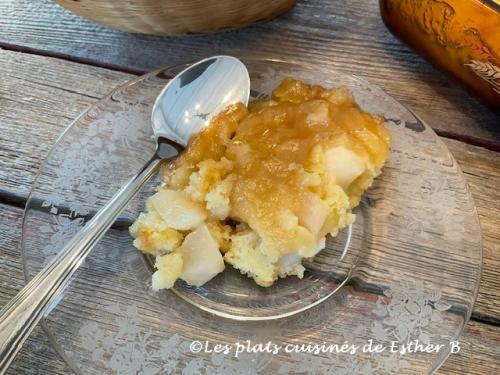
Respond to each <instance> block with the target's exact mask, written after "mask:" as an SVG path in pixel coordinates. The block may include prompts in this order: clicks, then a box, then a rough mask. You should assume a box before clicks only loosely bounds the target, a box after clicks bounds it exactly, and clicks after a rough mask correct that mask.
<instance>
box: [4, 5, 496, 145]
mask: <svg viewBox="0 0 500 375" xmlns="http://www.w3.org/2000/svg"><path fill="white" fill-rule="evenodd" d="M0 14H1V15H2V27H0V43H2V42H3V43H9V44H12V45H19V46H27V47H31V48H36V49H40V50H44V51H49V53H50V52H57V53H64V54H67V55H71V56H74V57H76V58H84V59H88V58H90V59H94V60H96V61H99V62H103V63H108V64H117V65H120V66H123V67H125V68H137V69H145V70H150V69H152V68H156V67H158V66H161V65H165V64H170V63H172V62H177V61H181V60H187V59H196V58H200V57H204V56H207V55H211V54H215V53H227V54H235V55H246V56H249V55H251V56H256V57H270V58H277V59H284V60H292V61H298V62H305V63H315V64H322V65H325V66H329V67H332V68H337V69H339V70H342V71H345V72H349V73H355V74H358V75H361V76H364V77H366V78H367V79H369V80H371V81H373V82H374V83H377V84H379V85H381V86H382V87H383V88H384V89H385V90H386V91H388V92H389V94H391V95H393V96H394V97H395V98H397V99H399V100H400V101H401V102H402V103H403V104H406V105H408V106H409V107H410V108H411V109H413V110H415V111H416V112H418V113H420V115H421V117H422V118H423V119H424V120H426V121H427V122H429V123H430V124H431V125H432V126H433V127H434V128H435V129H437V130H439V131H443V132H447V133H448V134H449V133H450V132H451V133H453V134H460V135H466V136H468V137H472V138H479V139H482V140H483V141H487V142H496V143H498V144H500V132H499V130H498V129H499V128H498V124H499V122H500V120H499V118H498V116H497V115H495V114H494V113H493V112H492V111H490V110H488V109H487V108H485V107H484V106H483V105H482V104H480V103H479V102H478V101H477V100H475V99H474V98H472V97H471V96H469V95H468V94H467V93H466V91H465V90H464V89H462V88H460V87H459V86H458V84H456V83H452V82H450V80H449V79H448V78H446V77H444V76H443V75H442V74H441V73H439V72H437V71H436V70H435V69H434V68H432V67H431V66H430V65H429V64H427V63H426V62H424V60H423V59H422V58H420V57H419V56H418V55H416V54H415V53H414V52H412V51H411V50H409V49H408V48H407V47H406V46H404V45H403V44H402V43H400V42H399V41H397V40H396V39H395V38H394V37H393V36H392V35H391V34H390V33H389V32H388V31H387V29H386V28H385V26H384V25H383V23H382V21H381V19H380V15H379V9H378V1H377V0H370V1H349V2H345V1H341V0H334V1H332V0H321V1H317V0H316V1H310V0H309V1H307V0H303V1H299V3H298V4H297V6H296V7H295V8H294V9H293V10H291V11H290V12H288V13H286V14H285V15H283V16H282V17H279V18H277V19H275V20H273V21H271V22H267V23H263V24H259V25H255V26H252V27H248V28H245V29H241V30H236V31H231V32H226V33H222V34H215V35H208V36H191V37H170V38H167V37H155V36H144V35H134V34H128V33H124V32H120V31H116V30H112V29H109V28H106V27H102V26H99V25H96V24H93V23H91V22H88V21H85V20H83V19H81V18H79V17H77V16H75V15H72V14H71V13H69V12H67V11H65V10H63V9H62V8H61V7H59V6H56V5H55V4H54V3H53V2H52V1H50V0H43V1H37V2H31V1H28V0H22V1H15V0H3V1H1V2H0Z"/></svg>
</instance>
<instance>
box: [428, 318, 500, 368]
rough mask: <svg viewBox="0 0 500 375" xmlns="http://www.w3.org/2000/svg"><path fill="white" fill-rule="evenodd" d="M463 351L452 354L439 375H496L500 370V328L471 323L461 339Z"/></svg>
mask: <svg viewBox="0 0 500 375" xmlns="http://www.w3.org/2000/svg"><path fill="white" fill-rule="evenodd" d="M460 347H461V350H460V352H459V353H456V354H451V355H450V357H449V358H448V359H447V361H446V362H445V363H444V365H443V366H442V367H441V368H440V369H439V370H438V371H437V374H439V375H464V374H467V375H484V374H496V373H497V372H498V369H499V368H500V327H498V326H492V325H488V324H482V323H479V322H473V321H470V322H469V324H468V325H467V327H466V328H465V334H464V335H463V336H462V338H461V339H460Z"/></svg>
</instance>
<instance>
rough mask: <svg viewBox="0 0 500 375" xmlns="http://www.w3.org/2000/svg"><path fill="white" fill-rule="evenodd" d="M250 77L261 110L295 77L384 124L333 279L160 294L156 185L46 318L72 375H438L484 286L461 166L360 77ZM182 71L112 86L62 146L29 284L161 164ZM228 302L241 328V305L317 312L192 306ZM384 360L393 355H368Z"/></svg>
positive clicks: (51, 172) (28, 246)
mask: <svg viewBox="0 0 500 375" xmlns="http://www.w3.org/2000/svg"><path fill="white" fill-rule="evenodd" d="M244 62H245V64H246V65H247V67H248V69H249V71H250V75H251V82H252V94H253V96H254V97H255V96H265V95H268V94H269V93H270V92H271V90H272V89H273V88H274V87H275V86H276V84H277V83H278V82H279V81H281V79H282V78H283V77H284V76H287V75H289V76H293V77H296V78H298V79H301V80H304V81H307V82H311V83H319V84H321V85H324V86H340V85H344V86H347V87H348V88H350V89H351V90H352V91H353V93H354V95H355V98H356V100H357V101H358V103H359V104H360V106H361V107H362V108H363V109H364V110H366V111H369V112H373V113H378V114H381V115H383V116H384V117H385V119H386V124H387V126H388V127H389V129H390V131H391V133H392V136H393V144H392V147H391V156H390V158H389V160H388V162H387V164H386V166H385V167H384V171H383V173H382V175H381V176H379V177H378V179H377V180H376V181H375V183H374V185H373V186H372V187H371V188H370V189H369V191H368V192H367V193H366V194H365V197H364V199H363V200H362V203H361V205H360V206H359V207H358V208H357V209H356V211H355V213H356V214H357V219H356V222H355V223H354V224H353V225H352V226H351V227H350V228H347V229H346V230H345V231H344V232H342V233H341V234H340V235H339V236H338V237H337V238H336V239H335V240H333V239H330V240H329V241H330V242H329V246H328V251H325V252H324V253H322V254H321V256H320V257H319V259H318V260H316V261H314V262H312V263H311V264H308V265H307V268H308V270H309V272H308V273H307V275H312V274H314V272H315V271H321V267H323V271H324V273H325V275H327V276H326V277H323V278H320V279H321V280H322V282H320V283H318V284H317V286H318V287H317V288H316V284H315V283H312V282H311V280H313V279H311V278H310V277H309V276H306V278H305V280H297V279H293V278H291V279H290V280H287V281H286V283H285V284H284V285H285V286H288V287H289V289H287V288H286V287H285V288H284V289H283V288H282V287H280V288H278V289H275V290H281V292H279V293H277V295H275V294H273V288H274V287H271V288H270V289H266V290H265V291H262V290H259V288H257V287H255V286H253V287H252V288H249V289H247V290H245V289H244V287H246V286H248V285H250V284H249V283H247V280H246V279H245V278H244V277H243V276H238V277H236V275H235V274H231V273H229V274H231V275H229V276H227V277H229V278H230V280H233V282H234V285H232V284H231V283H227V282H226V283H225V284H224V285H223V287H224V288H226V289H218V287H217V283H215V284H213V285H209V284H210V283H209V284H207V286H206V293H205V294H203V293H199V291H198V292H197V293H192V294H189V293H190V290H188V289H189V288H185V287H184V289H183V287H182V285H180V286H177V287H176V291H175V293H173V292H172V291H162V292H160V293H156V292H153V291H152V290H151V287H150V285H151V273H152V270H151V267H150V264H149V262H148V260H147V259H145V258H144V257H143V256H142V255H141V254H140V253H139V252H138V251H137V250H135V249H134V247H133V246H132V239H131V237H130V235H129V233H128V226H129V225H130V223H131V222H132V221H133V220H134V218H135V217H136V216H137V215H138V213H139V212H140V211H141V210H142V209H143V208H144V201H145V199H146V198H147V197H148V196H149V195H150V194H151V191H152V189H153V188H154V186H155V184H156V183H157V181H151V183H150V184H149V185H148V186H147V187H146V188H145V189H143V191H141V193H140V194H139V196H138V197H137V198H136V199H135V200H134V201H133V202H132V203H131V204H130V205H129V206H128V208H127V209H126V211H125V212H123V214H122V215H121V217H120V218H119V219H118V220H117V221H116V222H115V224H114V226H113V227H112V228H111V229H110V230H109V231H108V233H107V234H106V236H105V237H104V238H103V239H102V240H101V241H100V242H99V243H98V244H97V245H96V247H95V248H94V250H93V251H92V253H91V255H90V257H89V258H88V259H87V260H86V262H85V263H84V264H83V265H82V267H81V269H80V270H79V272H78V273H77V275H76V276H75V278H74V280H73V282H72V284H71V285H70V286H69V287H68V288H67V289H66V290H65V291H64V294H63V296H62V297H61V298H60V300H59V301H57V302H58V303H57V304H55V303H54V306H53V308H52V309H51V312H50V315H48V316H47V317H45V318H44V320H43V327H44V329H45V331H46V332H47V334H48V336H49V338H50V340H51V342H52V344H53V346H54V347H55V348H56V350H57V351H58V352H59V354H60V355H61V356H62V357H63V358H64V359H65V361H66V362H67V363H68V364H69V366H70V367H71V368H72V369H73V370H74V371H75V373H77V374H120V375H121V374H145V375H146V374H148V375H156V374H158V375H160V374H162V375H163V374H174V373H182V374H187V375H190V374H193V375H194V374H231V375H238V374H261V373H273V374H326V373H335V374H386V373H395V374H396V373H397V374H427V373H431V372H433V371H434V370H436V369H437V368H438V367H439V366H440V365H441V364H442V363H443V362H444V361H445V359H446V358H447V356H448V355H449V353H450V350H451V349H452V348H453V345H454V344H453V342H454V341H456V340H458V339H459V337H460V335H461V333H462V331H463V328H464V326H465V324H466V323H467V321H468V319H469V317H470V314H471V311H472V307H473V304H474V301H475V298H476V294H477V289H478V285H479V277H480V273H481V256H482V253H481V234H480V227H479V221H478V216H477V213H476V208H475V205H474V202H473V200H472V197H471V194H470V192H469V188H468V186H467V183H466V182H465V179H464V176H463V174H462V172H461V170H460V168H459V166H458V165H457V163H456V161H455V160H454V158H453V156H452V155H451V154H450V152H449V151H448V150H447V149H446V147H445V145H444V144H443V143H442V142H441V141H440V140H439V138H438V137H437V136H436V134H435V133H434V132H433V131H432V130H431V129H430V128H429V127H428V126H427V125H426V124H424V123H423V122H422V121H420V120H419V119H418V118H417V117H416V116H415V115H414V114H412V113H411V112H410V111H408V110H407V109H405V108H404V107H403V106H402V105H401V104H399V103H398V102H396V101H395V100H394V99H392V98H391V97H389V96H388V95H387V94H385V93H384V92H383V91H382V90H381V89H380V88H378V87H376V86H374V85H372V84H370V83H368V82H366V81H365V80H363V79H361V78H359V77H355V76H349V75H345V74H341V73H339V72H335V71H332V70H330V69H329V68H325V67H321V66H313V65H299V64H295V63H288V62H280V61H273V60H252V59H247V60H245V59H244ZM184 67H185V65H176V66H172V67H168V68H165V69H161V70H158V71H155V72H152V73H150V74H147V75H145V76H142V77H139V78H137V79H134V80H132V81H130V82H128V83H127V84H125V85H123V86H121V87H118V88H117V89H116V90H115V91H113V92H112V93H111V94H110V95H109V96H107V97H105V98H103V99H102V100H100V101H99V102H98V103H97V104H95V105H94V106H92V107H91V108H90V109H89V110H87V111H86V112H84V113H83V114H82V115H81V116H80V117H78V118H77V119H76V120H75V121H74V122H73V123H72V124H71V125H70V126H69V127H68V128H67V129H66V131H65V132H64V133H63V134H62V136H61V137H60V138H59V140H58V141H57V143H56V145H55V146H54V148H53V149H52V151H51V152H50V154H49V156H48V158H47V160H46V161H45V163H44V165H43V166H42V168H41V170H40V172H39V175H38V177H37V179H36V182H35V184H34V187H33V189H32V192H31V195H30V198H29V201H28V203H27V207H26V212H25V217H24V223H23V239H22V251H23V259H24V269H25V274H26V278H27V279H30V278H31V277H33V276H34V275H35V273H36V272H38V271H39V270H40V269H41V268H42V267H43V265H44V264H46V263H47V261H48V260H49V259H50V258H51V257H52V256H53V255H54V254H55V253H57V251H58V250H60V249H61V248H62V246H63V245H64V244H65V242H66V241H67V240H68V239H69V238H70V237H71V236H72V235H73V234H74V233H75V232H76V231H77V230H78V229H79V228H80V227H81V226H82V225H83V224H84V223H85V221H86V220H88V218H89V217H91V215H92V213H93V212H95V211H96V210H98V209H99V208H100V207H101V206H102V205H103V203H104V202H105V201H106V200H107V199H109V198H110V197H111V196H112V195H113V193H114V192H115V191H116V190H117V189H118V188H119V187H120V185H121V184H122V183H123V182H124V181H126V179H128V178H129V177H130V176H131V175H133V174H134V173H135V172H136V170H138V169H139V168H140V167H141V166H142V164H143V163H144V162H145V161H146V160H147V159H148V158H149V156H150V155H151V154H152V152H153V149H154V141H153V139H152V130H151V126H150V121H149V116H150V111H151V106H152V104H153V101H154V99H155V97H156V95H157V94H158V93H159V91H160V90H161V88H162V87H163V86H164V85H165V84H166V82H167V81H168V79H169V78H170V77H172V76H173V75H175V74H176V73H177V72H179V71H180V70H182V69H183V68H184ZM344 249H346V254H345V255H344V256H343V252H344ZM331 275H335V277H330V276H331ZM215 280H217V279H215ZM325 285H328V288H327V289H324V287H325ZM231 288H234V290H233V289H231ZM242 288H243V289H242ZM283 290H284V291H285V292H283V293H282V291H283ZM287 290H288V291H289V292H290V293H288V294H287V293H286V291H287ZM236 291H239V292H242V291H243V293H242V297H241V298H240V299H239V300H236V299H235V298H234V295H233V296H232V297H231V298H229V297H228V296H230V294H231V293H233V294H234V293H235V292H236ZM191 292H192V290H191ZM292 292H295V293H292ZM211 293H212V294H211ZM263 293H264V294H263ZM179 295H181V296H182V297H183V298H180V297H179ZM214 295H215V297H214ZM207 296H208V297H207ZM226 297H227V298H229V300H230V301H229V303H228V304H227V306H230V307H231V306H232V307H233V308H234V309H233V310H231V314H233V315H238V314H239V312H241V311H239V310H238V309H240V308H242V306H238V305H237V303H236V302H237V301H240V302H241V301H243V302H242V303H243V307H244V309H245V311H248V308H249V307H251V306H254V309H255V316H259V314H263V315H260V317H262V316H264V317H266V314H268V313H270V312H271V313H272V314H271V315H273V314H275V315H279V311H278V313H276V311H274V310H273V309H274V308H276V306H278V307H279V306H280V304H281V306H285V305H287V304H293V303H296V301H298V300H301V299H308V298H309V299H310V302H311V301H318V302H319V301H320V300H321V301H322V302H321V303H317V304H316V305H315V306H312V307H310V308H309V309H307V310H305V311H301V312H299V313H296V314H295V315H293V316H288V317H282V318H280V319H274V320H268V319H264V320H259V321H238V320H234V319H227V318H224V317H220V316H217V315H215V314H213V313H212V312H210V311H204V310H202V309H199V308H197V307H195V306H193V303H194V304H200V305H201V306H202V307H205V310H211V308H212V307H214V306H215V307H216V308H217V306H218V305H217V304H221V303H222V304H223V303H224V298H226ZM196 298H199V300H196ZM203 298H205V300H203ZM273 299H274V300H273ZM186 300H189V301H186ZM270 300H273V303H272V304H271V303H269V304H267V302H268V301H270ZM276 300H277V301H278V302H279V303H278V304H276ZM323 300H324V301H323ZM235 301H236V302H235ZM226 302H227V301H226ZM211 303H215V304H216V305H210V304H211ZM252 304H253V305H252ZM310 305H314V303H310ZM207 306H208V308H206V307H207ZM415 340H418V342H419V343H420V344H422V345H427V344H430V345H434V346H435V347H437V348H438V350H434V351H433V352H430V353H426V352H422V351H421V350H419V349H421V348H422V347H418V348H417V350H416V351H415V350H412V348H414V347H412V346H408V344H410V343H413V344H416V341H415ZM450 343H451V344H450ZM217 344H219V345H221V346H219V347H218V351H217V350H216V349H215V346H216V345H217ZM344 344H345V346H342V345H344ZM376 345H380V346H379V350H381V349H380V348H384V350H383V351H381V352H379V353H374V350H375V346H376ZM439 345H442V346H441V347H439ZM405 349H407V350H406V351H405ZM37 370H40V371H41V370H43V369H37Z"/></svg>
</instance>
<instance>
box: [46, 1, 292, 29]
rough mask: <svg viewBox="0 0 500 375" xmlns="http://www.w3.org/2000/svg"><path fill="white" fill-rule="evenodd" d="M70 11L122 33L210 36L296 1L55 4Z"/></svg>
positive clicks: (274, 13)
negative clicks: (204, 34)
mask: <svg viewBox="0 0 500 375" xmlns="http://www.w3.org/2000/svg"><path fill="white" fill-rule="evenodd" d="M56 2H57V3H59V4H60V5H62V6H63V7H65V8H66V9H69V10H70V11H72V12H74V13H76V14H78V15H80V16H82V17H85V18H88V19H90V20H92V21H95V22H98V23H101V24H103V25H106V26H110V27H114V28H116V29H120V30H123V31H130V32H135V33H144V34H156V35H179V34H198V33H210V32H216V31H221V30H227V29H233V28H237V27H241V26H245V25H248V24H250V23H254V22H259V21H264V20H267V19H270V18H272V17H275V16H277V15H278V14H280V13H283V12H284V11H286V10H288V9H290V8H291V7H292V6H293V5H294V4H295V2H296V0H56Z"/></svg>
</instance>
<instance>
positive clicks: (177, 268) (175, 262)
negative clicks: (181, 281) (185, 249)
mask: <svg viewBox="0 0 500 375" xmlns="http://www.w3.org/2000/svg"><path fill="white" fill-rule="evenodd" d="M182 263H183V262H182V255H181V254H180V253H178V252H173V253H170V254H167V255H162V256H158V257H156V262H155V267H156V269H157V271H156V272H155V273H154V274H153V290H160V289H170V288H171V287H172V286H173V285H174V283H175V281H176V280H177V279H178V278H179V276H181V274H182Z"/></svg>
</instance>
